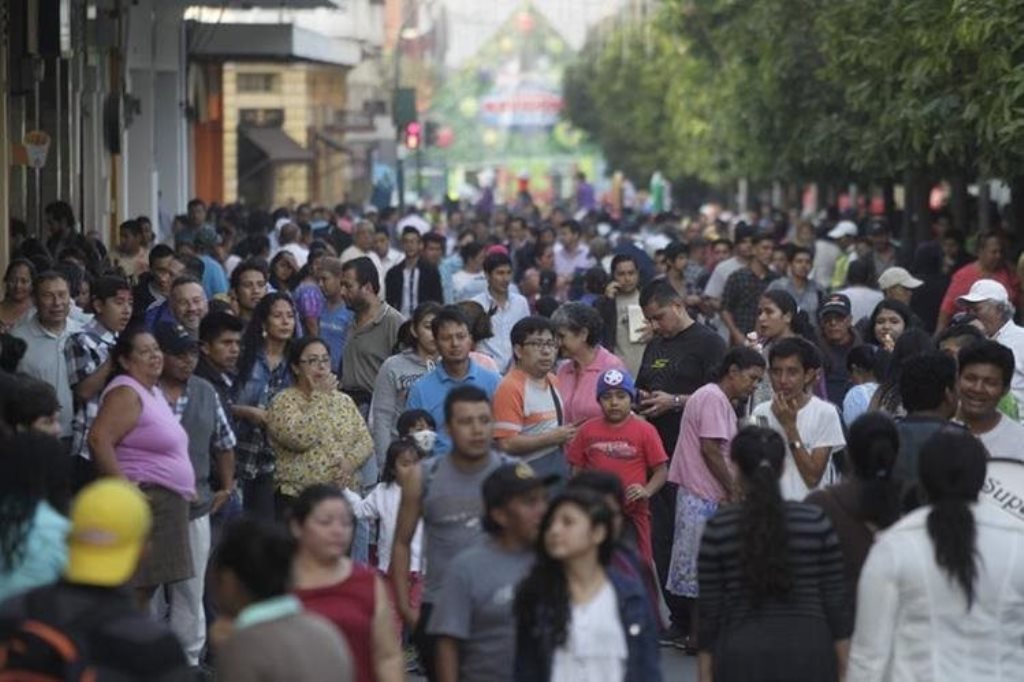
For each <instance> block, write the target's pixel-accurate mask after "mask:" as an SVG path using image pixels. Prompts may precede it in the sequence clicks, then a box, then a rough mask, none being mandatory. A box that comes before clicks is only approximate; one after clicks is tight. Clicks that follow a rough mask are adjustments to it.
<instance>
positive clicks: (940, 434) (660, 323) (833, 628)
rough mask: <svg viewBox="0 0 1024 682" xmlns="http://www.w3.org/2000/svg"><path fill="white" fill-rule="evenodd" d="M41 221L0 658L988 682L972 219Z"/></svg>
mask: <svg viewBox="0 0 1024 682" xmlns="http://www.w3.org/2000/svg"><path fill="white" fill-rule="evenodd" d="M45 213H46V225H47V234H46V235H44V236H43V237H42V238H24V239H22V240H21V241H19V242H18V243H16V245H15V246H16V248H15V251H14V254H13V257H12V260H11V261H10V263H9V264H8V266H7V269H6V273H5V276H4V296H3V300H2V301H0V331H2V349H0V350H2V352H0V440H2V444H0V451H2V456H0V488H2V489H3V490H2V493H0V547H2V554H0V600H4V601H2V603H0V654H2V655H0V668H3V669H4V670H7V671H13V672H14V673H19V674H22V675H26V676H31V675H36V676H43V675H50V676H52V677H53V678H54V679H58V678H59V679H70V678H69V677H68V675H69V674H70V671H79V672H81V671H85V670H87V671H90V672H91V674H94V675H95V676H96V677H93V678H90V679H98V680H105V679H139V680H143V679H145V680H179V679H180V680H186V679H204V678H206V677H208V676H209V675H210V674H214V675H216V677H217V678H218V679H224V680H231V681H235V680H241V681H245V680H266V679H288V680H296V681H299V682H301V681H303V680H310V681H311V682H312V681H314V680H315V681H318V682H319V681H322V680H357V681H359V682H369V681H371V680H378V681H383V682H388V681H392V680H401V679H404V677H405V675H406V674H407V673H409V672H418V673H421V674H423V675H425V676H426V678H427V679H429V680H431V682H434V681H435V680H440V681H442V682H456V681H463V682H500V681H502V680H509V681H512V680H515V681H516V682H527V681H529V682H535V681H537V680H552V681H553V682H569V681H573V680H587V681H588V682H605V681H607V682H612V681H614V682H622V681H627V682H640V681H643V682H651V681H657V680H660V679H662V676H663V675H666V676H668V677H671V676H672V672H673V671H671V670H665V669H664V666H663V662H662V657H661V651H662V650H663V649H664V648H666V647H672V648H675V649H679V650H681V651H683V652H685V653H686V654H688V655H691V656H696V657H697V667H698V669H699V674H700V679H701V680H704V681H705V682H707V681H710V680H715V681H716V682H719V681H725V682H730V681H734V680H736V681H745V680H750V681H755V680H779V679H785V680H793V681H800V680H807V681H808V682H811V681H814V682H818V681H820V680H830V679H831V680H839V679H846V680H851V681H852V680H857V681H868V680H898V681H903V680H907V681H909V680H926V679H935V680H968V679H1018V678H1021V677H1024V649H1022V648H1021V646H1020V643H1021V641H1024V525H1022V524H1021V518H1019V514H1018V516H1016V517H1015V516H1013V515H1012V511H1013V510H1012V509H1010V512H1011V513H1009V514H1008V513H1007V512H1006V511H1005V509H1000V508H998V507H997V506H989V505H987V504H986V503H985V502H984V500H983V495H982V488H983V486H985V485H986V471H987V470H988V469H989V465H990V462H992V461H998V462H1001V463H1003V464H1001V466H1003V465H1005V466H1008V467H1020V466H1024V424H1022V423H1021V420H1022V413H1024V409H1022V408H1024V328H1022V327H1020V326H1018V325H1017V324H1016V322H1015V318H1016V310H1017V309H1016V306H1017V304H1018V303H1019V301H1020V298H1021V293H1022V285H1021V278H1020V277H1019V276H1018V268H1017V267H1014V266H1013V265H1011V264H1010V262H1009V260H1008V258H1007V256H1008V255H1009V253H1010V248H1011V247H1010V243H1009V241H1008V239H1007V237H1006V235H1004V234H1002V233H1000V232H993V233H989V234H981V235H975V236H972V237H971V238H970V239H968V238H965V236H964V235H960V234H958V233H956V232H955V231H953V230H951V229H949V227H948V222H947V220H946V219H945V217H944V216H942V215H938V216H936V219H935V222H934V235H933V239H931V240H929V241H927V242H924V243H921V244H918V245H916V248H914V249H909V248H906V247H905V245H901V244H899V243H898V242H897V241H896V240H895V238H894V236H893V234H892V231H891V230H890V228H889V226H888V225H887V224H886V222H885V221H884V220H883V219H881V218H878V217H871V216H856V215H850V216H840V215H837V214H835V213H825V214H822V215H821V216H819V217H817V218H816V220H815V221H813V222H812V221H806V220H800V219H797V218H795V217H793V218H792V219H790V218H787V217H786V216H784V215H782V214H780V213H770V214H765V215H763V216H762V215H760V214H756V213H755V214H748V215H744V216H742V217H732V216H724V215H716V214H715V213H713V212H705V213H700V214H696V215H693V216H683V215H676V214H662V215H653V216H629V217H627V218H621V219H616V220H613V219H612V218H611V217H610V216H608V215H606V214H602V213H598V212H595V211H581V212H580V213H578V214H577V215H576V216H575V217H574V216H572V215H570V214H569V213H568V212H567V211H566V210H563V209H562V208H558V207H556V208H554V209H552V210H551V211H549V212H548V213H547V214H546V215H544V216H541V215H539V213H538V212H536V211H533V212H530V213H521V212H517V211H513V210H509V209H507V208H504V207H498V208H496V209H495V210H493V211H491V212H483V211H474V210H473V209H472V208H469V207H462V206H459V205H450V206H447V207H445V208H444V209H442V207H436V208H432V209H431V210H429V211H425V212H423V213H422V214H421V213H419V212H416V211H412V212H410V213H409V214H407V215H399V214H398V213H397V212H396V211H393V210H392V211H384V212H382V213H378V212H377V211H375V210H369V209H368V210H365V211H359V210H357V209H356V208H355V207H352V206H347V205H339V206H337V207H335V208H334V209H327V208H326V207H322V206H311V205H307V204H303V205H299V206H294V207H287V208H280V209H278V210H276V211H274V212H273V213H265V212H260V211H249V210H247V209H246V208H245V207H242V206H227V207H220V206H211V207H207V206H206V204H204V203H203V202H202V201H200V200H198V199H197V200H193V201H192V202H190V203H189V206H188V211H187V213H186V214H183V215H181V216H177V217H175V218H174V219H173V220H168V221H166V223H167V224H166V225H162V224H159V223H160V222H161V221H158V224H156V225H154V224H153V222H151V221H150V220H149V219H147V218H145V217H141V218H138V219H133V220H128V221H126V222H124V223H123V224H122V225H121V226H120V228H119V230H118V241H117V243H116V244H114V245H110V246H107V245H106V244H105V243H104V242H103V240H102V239H100V238H99V236H98V235H96V234H94V233H89V232H86V231H85V230H83V229H82V227H81V226H79V225H77V224H76V221H75V217H74V214H73V212H72V209H71V207H70V206H68V205H67V204H65V203H63V202H54V203H53V204H50V205H49V206H48V207H47V208H46V212H45ZM972 254H973V255H972ZM1022 264H1024V259H1022ZM1004 508H1005V505H1004ZM32 679H42V678H41V677H33V678H32Z"/></svg>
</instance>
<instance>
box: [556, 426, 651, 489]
mask: <svg viewBox="0 0 1024 682" xmlns="http://www.w3.org/2000/svg"><path fill="white" fill-rule="evenodd" d="M566 459H568V460H569V464H571V465H572V466H574V467H576V468H578V469H596V470H598V471H607V472H609V473H612V474H615V475H616V476H618V477H619V480H621V481H622V486H623V487H624V488H628V487H629V486H631V485H633V484H634V483H639V484H640V485H646V484H647V476H648V472H649V471H651V470H652V469H655V468H656V467H659V466H661V465H662V464H664V463H665V462H667V461H668V455H667V454H666V453H665V448H664V447H662V444H661V438H660V437H659V436H658V431H657V430H656V429H655V428H654V427H653V426H651V425H650V424H648V423H647V422H645V421H643V420H641V419H639V418H638V417H635V416H632V415H631V416H629V417H628V418H627V419H626V421H624V422H622V423H621V424H609V423H608V422H607V421H605V420H604V418H599V419H591V420H590V421H588V422H587V423H586V424H584V425H583V426H582V427H581V428H580V430H579V432H578V433H577V434H576V437H575V438H573V439H572V442H571V443H569V451H568V453H567V454H566Z"/></svg>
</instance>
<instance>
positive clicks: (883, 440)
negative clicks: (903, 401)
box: [847, 412, 900, 530]
mask: <svg viewBox="0 0 1024 682" xmlns="http://www.w3.org/2000/svg"><path fill="white" fill-rule="evenodd" d="M899 450H900V439H899V432H898V431H897V430H896V425H895V424H894V423H893V421H892V420H891V419H889V417H887V416H885V415H884V414H882V413H880V412H868V413H866V414H864V415H863V416H861V417H860V418H859V419H857V420H856V421H855V422H853V424H852V425H851V426H850V438H849V449H848V450H847V452H848V457H849V458H850V463H851V464H852V465H853V472H854V474H855V475H856V476H857V479H858V480H859V481H860V484H861V495H860V502H861V510H862V511H863V514H864V519H865V520H866V521H867V522H869V523H870V524H872V525H873V526H874V527H875V528H877V529H879V530H881V529H883V528H888V527H889V526H891V525H892V524H893V523H894V522H895V521H896V519H898V518H899V516H900V485H899V484H898V483H895V482H893V480H892V469H893V466H895V464H896V458H897V456H898V455H899Z"/></svg>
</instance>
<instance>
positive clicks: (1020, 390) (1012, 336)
mask: <svg viewBox="0 0 1024 682" xmlns="http://www.w3.org/2000/svg"><path fill="white" fill-rule="evenodd" d="M992 340H993V341H998V342H999V343H1000V344H1002V345H1004V346H1006V347H1007V348H1009V349H1010V350H1012V351H1013V365H1014V367H1013V379H1012V380H1011V381H1010V393H1011V394H1012V395H1013V397H1014V398H1015V399H1016V400H1017V404H1018V405H1024V327H1020V326H1018V325H1017V324H1015V323H1014V321H1013V320H1009V321H1007V323H1006V324H1004V325H1003V326H1002V327H1001V328H1000V329H999V331H997V332H996V333H995V335H994V336H993V337H992Z"/></svg>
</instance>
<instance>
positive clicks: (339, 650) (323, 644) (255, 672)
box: [217, 613, 355, 682]
mask: <svg viewBox="0 0 1024 682" xmlns="http://www.w3.org/2000/svg"><path fill="white" fill-rule="evenodd" d="M217 679H218V680H223V681H225V682H262V681H263V680H287V681H288V682H351V680H354V679H355V675H354V674H353V671H352V657H351V655H350V654H349V651H348V646H347V645H346V644H345V641H344V640H343V639H342V637H341V635H340V634H338V630H337V629H336V628H335V627H334V625H332V624H331V623H330V622H329V621H327V620H325V619H324V618H321V617H320V616H318V615H316V614H312V613H297V614H294V615H290V616H286V617H284V618H279V619H276V620H270V621H266V622H263V623H258V624H256V625H252V626H250V627H247V628H244V629H241V630H236V631H235V632H234V633H232V635H231V637H230V638H229V639H228V640H227V642H225V643H224V645H223V647H221V649H220V650H219V651H217Z"/></svg>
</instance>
